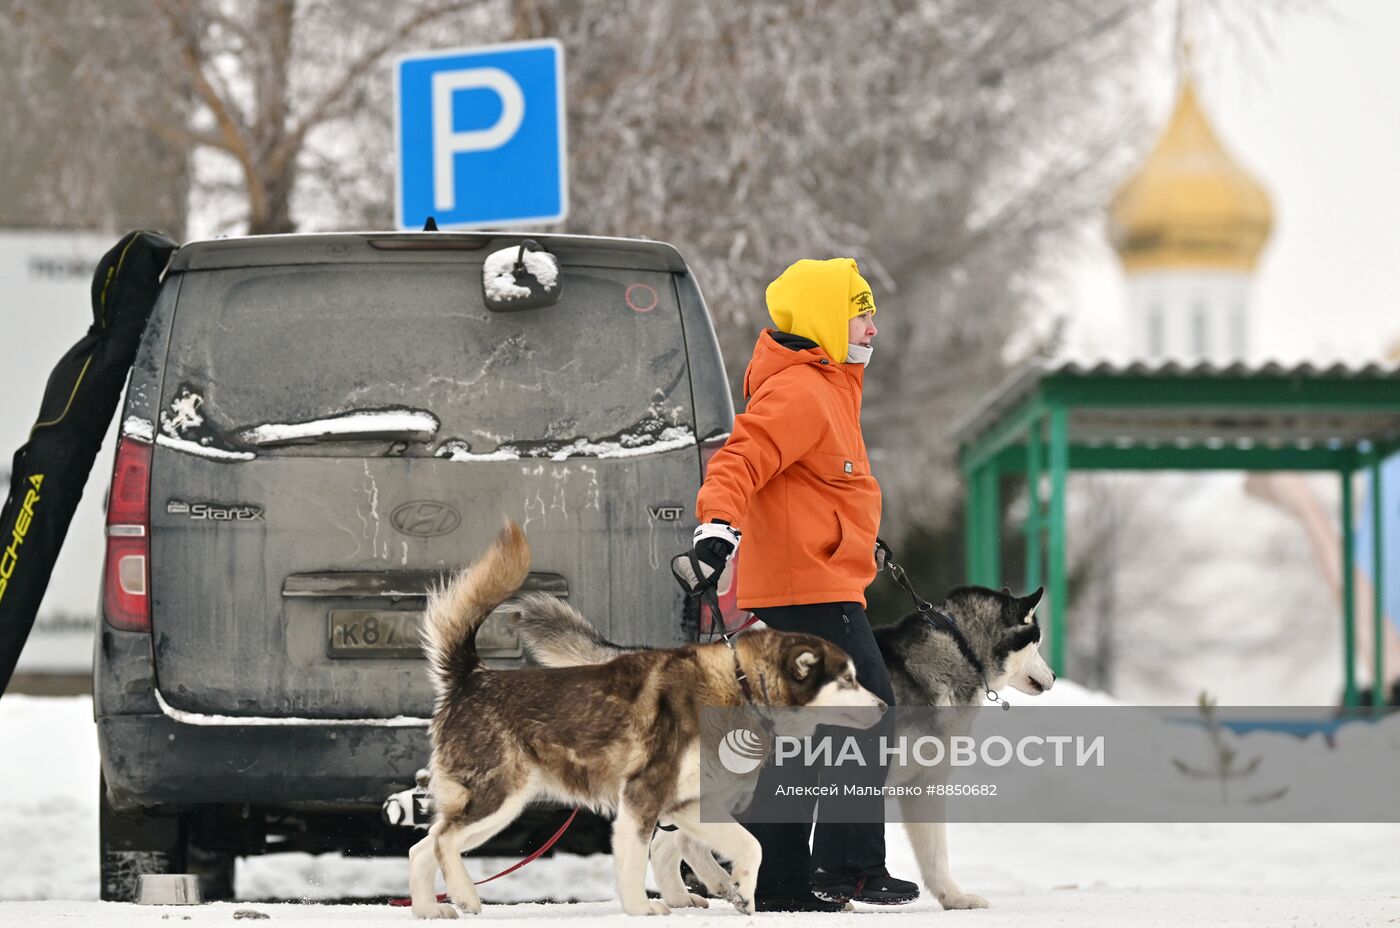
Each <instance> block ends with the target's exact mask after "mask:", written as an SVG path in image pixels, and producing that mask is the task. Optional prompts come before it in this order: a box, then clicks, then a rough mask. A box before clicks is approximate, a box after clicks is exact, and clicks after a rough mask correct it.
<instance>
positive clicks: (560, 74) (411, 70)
mask: <svg viewBox="0 0 1400 928" xmlns="http://www.w3.org/2000/svg"><path fill="white" fill-rule="evenodd" d="M394 85H395V92H394V101H395V107H396V109H397V113H396V119H395V126H396V131H397V138H396V140H395V152H396V157H397V165H396V167H397V185H396V186H397V189H396V194H395V211H396V214H397V220H398V224H399V227H400V228H405V229H418V228H422V226H423V223H424V221H425V220H426V219H427V218H428V217H429V216H433V217H435V218H436V219H437V223H438V225H439V226H440V227H442V228H473V227H481V226H504V225H518V224H521V223H530V222H557V221H559V220H561V219H563V218H564V217H565V215H566V214H567V213H568V202H569V196H568V166H567V161H566V157H565V150H564V145H565V132H564V49H563V47H562V46H561V45H560V44H559V43H558V42H557V41H555V40H554V39H544V40H540V41H532V42H511V43H507V44H503V45H487V46H482V47H480V48H459V49H451V50H446V51H433V52H421V53H415V54H410V55H405V56H403V57H401V58H399V59H398V60H397V61H396V62H395V63H394Z"/></svg>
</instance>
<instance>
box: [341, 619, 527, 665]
mask: <svg viewBox="0 0 1400 928" xmlns="http://www.w3.org/2000/svg"><path fill="white" fill-rule="evenodd" d="M328 618H329V638H328V640H327V642H326V653H328V654H329V655H330V656H331V657H337V658H339V657H422V656H423V652H422V649H421V648H420V646H419V643H418V630H419V627H420V623H421V622H422V619H423V614H422V613H421V612H396V611H390V610H384V609H333V610H331V613H330V615H329V617H328ZM509 618H510V616H509V614H508V613H493V614H492V615H490V616H489V617H487V619H486V621H485V622H483V623H481V628H479V629H477V632H476V650H477V652H478V653H480V654H482V655H484V656H487V657H519V656H520V655H521V654H522V653H523V652H522V650H521V647H520V635H519V634H518V633H517V632H516V631H515V629H514V628H513V627H511V625H510V624H509Z"/></svg>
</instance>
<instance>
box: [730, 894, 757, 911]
mask: <svg viewBox="0 0 1400 928" xmlns="http://www.w3.org/2000/svg"><path fill="white" fill-rule="evenodd" d="M729 901H730V902H732V903H733V904H734V908H736V909H738V910H739V911H740V912H742V913H744V914H745V915H752V914H753V900H752V899H748V898H745V897H744V896H741V895H739V894H738V893H735V894H734V895H732V896H730V897H729Z"/></svg>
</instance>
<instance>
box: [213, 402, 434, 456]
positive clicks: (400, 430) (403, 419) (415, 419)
mask: <svg viewBox="0 0 1400 928" xmlns="http://www.w3.org/2000/svg"><path fill="white" fill-rule="evenodd" d="M437 431H438V418H437V416H434V415H433V414H432V413H429V412H423V411H421V410H375V411H371V412H354V413H348V414H346V415H340V416H332V417H329V418H326V419H314V420H311V421H308V422H285V423H268V424H265V425H255V426H252V427H251V428H247V429H244V430H242V431H241V432H240V433H239V435H238V437H239V439H240V440H241V441H242V442H243V443H244V444H248V445H254V446H256V447H259V448H276V447H282V446H284V445H313V444H340V443H344V442H357V441H408V442H416V443H427V442H430V441H432V440H433V438H434V436H436V435H437Z"/></svg>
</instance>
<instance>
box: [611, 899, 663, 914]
mask: <svg viewBox="0 0 1400 928" xmlns="http://www.w3.org/2000/svg"><path fill="white" fill-rule="evenodd" d="M622 911H623V912H625V913H627V914H628V915H670V914H671V907H670V906H668V905H667V904H666V903H664V902H662V901H661V900H660V899H648V900H646V901H645V902H643V903H642V904H641V905H632V906H626V905H624V906H623V907H622Z"/></svg>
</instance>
